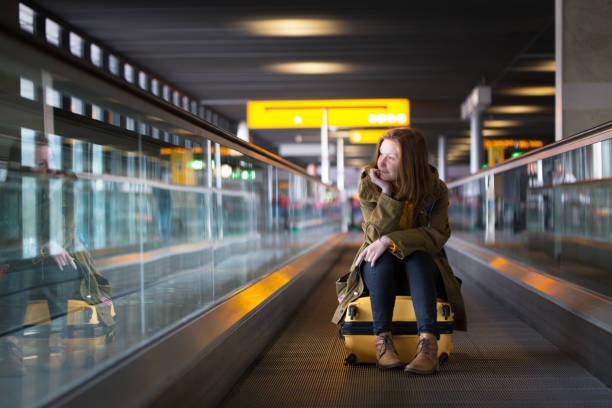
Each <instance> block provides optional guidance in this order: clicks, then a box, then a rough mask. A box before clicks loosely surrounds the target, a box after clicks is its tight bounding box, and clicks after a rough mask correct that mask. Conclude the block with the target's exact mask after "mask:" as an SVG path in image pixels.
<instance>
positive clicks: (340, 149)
mask: <svg viewBox="0 0 612 408" xmlns="http://www.w3.org/2000/svg"><path fill="white" fill-rule="evenodd" d="M336 141H337V142H336V171H337V173H336V174H337V178H338V180H337V185H338V190H340V191H344V139H343V138H341V137H339V138H338V139H336Z"/></svg>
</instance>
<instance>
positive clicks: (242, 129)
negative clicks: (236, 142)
mask: <svg viewBox="0 0 612 408" xmlns="http://www.w3.org/2000/svg"><path fill="white" fill-rule="evenodd" d="M236 136H237V137H238V139H242V140H244V141H247V142H250V141H251V137H250V136H249V125H247V122H246V120H241V121H240V122H239V123H238V131H237V132H236Z"/></svg>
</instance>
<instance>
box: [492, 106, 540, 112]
mask: <svg viewBox="0 0 612 408" xmlns="http://www.w3.org/2000/svg"><path fill="white" fill-rule="evenodd" d="M547 110H549V108H548V107H546V106H537V105H503V106H489V107H488V108H487V110H486V111H487V112H489V113H510V114H513V113H538V112H545V111H547Z"/></svg>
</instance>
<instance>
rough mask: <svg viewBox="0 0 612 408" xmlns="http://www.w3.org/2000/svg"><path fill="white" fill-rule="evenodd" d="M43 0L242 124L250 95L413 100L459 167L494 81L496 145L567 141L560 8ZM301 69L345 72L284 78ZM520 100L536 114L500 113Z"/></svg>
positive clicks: (272, 137)
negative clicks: (478, 95) (559, 84)
mask: <svg viewBox="0 0 612 408" xmlns="http://www.w3.org/2000/svg"><path fill="white" fill-rule="evenodd" d="M35 3H36V4H38V5H40V6H42V7H43V8H45V9H47V10H49V11H50V12H52V13H54V14H56V15H57V16H59V17H60V18H62V19H63V20H65V21H67V22H68V23H70V24H71V25H73V26H75V27H77V28H79V29H81V30H83V31H84V32H86V33H87V34H89V35H90V36H91V37H93V38H96V39H99V40H100V41H101V42H103V43H105V44H106V45H107V46H109V47H110V48H112V49H114V50H115V51H117V52H118V53H120V54H123V56H124V57H126V58H128V59H130V60H132V61H134V62H135V63H137V64H138V65H140V66H142V67H143V68H145V69H148V70H150V72H152V73H154V74H156V75H159V76H160V77H161V78H163V79H164V80H165V81H168V83H170V84H172V85H174V86H176V87H177V88H179V89H182V90H184V91H186V92H188V93H189V94H191V95H193V96H194V97H196V98H199V99H200V100H201V101H203V103H204V104H206V105H209V106H211V107H213V108H214V109H216V110H218V111H219V112H221V113H223V114H225V115H226V116H227V117H229V118H230V119H233V120H236V121H238V120H241V119H245V117H246V105H245V104H246V101H247V100H257V99H259V100H263V99H335V98H409V99H410V101H411V118H410V120H411V124H412V125H413V126H415V127H418V128H420V129H421V130H422V131H423V132H424V133H425V134H426V136H427V138H428V144H429V147H430V150H431V151H432V152H434V153H435V152H436V146H437V136H438V135H441V134H443V135H446V136H447V137H448V138H449V142H448V156H449V161H450V163H451V164H452V163H468V161H469V123H468V122H467V121H463V120H461V118H460V106H461V103H462V102H463V101H464V100H465V98H466V97H467V95H468V94H469V93H470V91H471V90H472V89H473V88H474V86H476V85H479V84H485V85H490V86H491V87H492V90H493V104H492V106H491V107H490V108H489V110H487V111H485V115H484V119H485V129H486V130H487V131H488V132H487V133H488V134H491V136H489V135H488V134H487V133H485V136H486V138H503V139H540V140H543V141H544V143H550V142H552V141H553V140H554V93H553V94H551V89H552V88H554V83H555V73H554V1H553V0H538V1H533V0H506V1H488V0H480V1H477V0H464V1H455V0H447V1H439V0H437V1H436V0H433V1H428V2H424V1H420V2H416V1H404V2H403V3H397V2H389V3H382V2H356V1H353V2H333V1H328V2H307V3H306V2H305V3H297V2H285V3H284V4H274V3H270V2H269V3H266V2H248V3H247V2H240V3H238V2H235V1H216V2H205V1H180V0H175V1H155V0H149V1H135V0H123V1H114V0H90V1H87V2H84V1H81V0H48V1H45V0H38V1H36V2H35ZM399 4H401V5H399ZM283 19H284V20H286V19H301V20H300V22H297V23H296V22H295V20H293V22H291V21H290V22H287V21H285V23H288V24H289V26H290V27H292V28H293V29H295V28H296V27H297V28H303V29H305V30H307V32H302V33H297V34H296V33H285V35H278V34H279V33H280V32H281V30H282V28H280V29H279V28H277V27H278V26H276V24H278V23H282V22H283V21H282V20H283ZM296 62H319V63H330V64H328V65H327V67H328V68H329V67H331V68H332V70H335V71H336V72H333V73H319V74H300V73H287V72H279V71H281V70H282V65H281V64H284V63H296ZM553 91H554V89H553ZM517 105H518V106H523V107H524V106H528V107H531V110H532V111H534V112H530V113H518V114H517V113H512V114H509V113H503V112H500V109H499V108H500V107H503V106H517ZM501 110H503V108H502V109H501ZM527 110H529V108H528V109H527ZM492 121H495V122H492ZM489 125H490V126H489ZM252 134H253V137H254V142H255V143H257V144H259V145H262V146H263V147H265V148H268V149H271V150H275V149H276V147H277V146H278V145H279V144H281V143H295V141H296V136H297V135H300V136H299V138H298V139H301V141H302V143H306V142H317V141H318V140H319V130H317V129H314V130H312V129H311V130H295V129H290V130H274V131H267V130H266V131H262V130H258V131H252ZM332 137H333V135H332ZM349 145H350V143H349ZM371 154H372V146H371V145H354V146H350V147H348V146H347V152H346V159H345V161H346V164H347V165H354V166H360V165H362V164H364V163H365V161H366V160H367V159H369V157H370V156H371ZM289 159H290V160H292V161H294V162H296V163H298V164H301V165H306V164H307V163H308V162H313V161H316V158H308V157H302V158H289Z"/></svg>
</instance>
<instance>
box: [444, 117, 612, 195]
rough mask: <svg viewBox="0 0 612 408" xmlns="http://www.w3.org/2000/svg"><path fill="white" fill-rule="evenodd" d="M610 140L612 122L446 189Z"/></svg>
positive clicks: (466, 178) (470, 176) (533, 151)
mask: <svg viewBox="0 0 612 408" xmlns="http://www.w3.org/2000/svg"><path fill="white" fill-rule="evenodd" d="M610 138H612V121H609V122H604V123H602V124H600V125H597V126H595V127H593V128H591V129H587V130H585V131H582V132H579V133H576V134H575V135H572V136H569V137H567V138H565V139H562V140H559V141H558V142H555V143H551V144H549V145H546V146H543V147H541V148H539V149H536V150H532V151H530V152H528V153H525V154H523V155H521V156H518V157H516V158H514V159H510V160H508V161H505V162H503V163H500V164H498V165H496V166H493V167H490V168H487V169H482V170H480V171H478V172H477V173H475V174H471V175H469V176H466V177H463V178H461V179H459V180H455V181H452V182H449V183H447V185H448V188H453V187H457V186H461V185H463V184H466V183H468V182H470V181H473V180H477V179H479V178H482V177H485V176H488V175H491V174H497V173H501V172H504V171H507V170H510V169H513V168H515V167H519V166H523V165H525V164H527V163H531V162H533V161H535V160H542V159H546V158H549V157H552V156H555V155H557V154H559V153H564V152H566V151H569V150H574V149H577V148H580V147H584V146H588V145H591V144H593V143H597V142H600V141H602V140H606V139H610Z"/></svg>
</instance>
